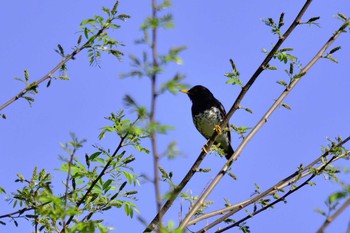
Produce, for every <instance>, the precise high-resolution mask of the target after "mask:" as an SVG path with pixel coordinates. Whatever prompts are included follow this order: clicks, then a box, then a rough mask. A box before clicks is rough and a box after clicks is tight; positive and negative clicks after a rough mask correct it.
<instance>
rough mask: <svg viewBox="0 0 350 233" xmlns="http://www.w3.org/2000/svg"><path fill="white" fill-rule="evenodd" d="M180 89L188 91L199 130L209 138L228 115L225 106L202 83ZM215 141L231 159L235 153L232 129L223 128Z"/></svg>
mask: <svg viewBox="0 0 350 233" xmlns="http://www.w3.org/2000/svg"><path fill="white" fill-rule="evenodd" d="M180 91H181V92H183V93H186V94H187V95H188V97H189V98H190V99H191V101H192V108H191V110H192V120H193V123H194V125H195V126H196V128H197V130H198V131H199V132H200V133H201V134H202V135H203V136H204V137H205V138H206V139H209V138H210V137H211V136H212V135H213V133H214V130H215V129H218V128H217V126H218V125H219V124H220V122H221V121H222V120H223V119H224V117H225V115H226V111H225V108H224V106H222V104H221V103H220V101H219V100H217V99H216V98H215V97H214V95H213V94H212V93H211V92H210V91H209V90H208V89H207V88H206V87H203V86H201V85H197V86H194V87H192V88H191V89H189V90H180ZM227 128H229V124H227ZM219 130H220V129H219ZM215 143H216V144H219V148H220V149H222V150H223V151H224V153H225V157H226V158H227V159H229V158H230V157H231V155H232V154H233V149H232V147H231V133H230V130H223V131H222V132H221V134H220V135H219V136H218V137H217V139H216V141H215Z"/></svg>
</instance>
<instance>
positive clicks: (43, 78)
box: [0, 1, 118, 111]
mask: <svg viewBox="0 0 350 233" xmlns="http://www.w3.org/2000/svg"><path fill="white" fill-rule="evenodd" d="M117 3H118V1H117V2H116V3H115V4H117ZM114 19H115V18H110V19H108V20H107V23H105V24H104V25H103V27H102V28H101V29H100V30H98V31H97V33H96V34H95V35H92V36H91V37H90V38H89V39H88V40H87V41H86V43H85V44H83V45H82V46H80V47H78V48H76V49H75V50H74V51H73V52H72V53H71V54H69V55H67V56H65V57H64V58H63V59H62V61H61V62H59V63H58V64H57V65H56V66H55V67H54V68H53V69H52V70H51V71H49V72H48V73H47V74H46V75H44V76H43V77H42V78H40V79H39V80H38V81H34V82H32V83H31V84H29V85H28V86H27V87H26V88H24V89H23V90H22V91H20V92H19V93H18V94H17V95H15V96H14V97H12V98H11V99H9V100H8V101H7V102H5V103H4V104H2V105H1V106H0V111H1V110H3V109H4V108H6V107H7V106H9V105H10V104H12V103H13V102H15V101H16V100H18V99H20V98H21V97H23V96H24V95H25V94H26V93H27V92H28V91H30V90H31V89H32V88H33V87H38V86H39V85H40V84H41V83H43V82H44V81H46V80H48V79H50V78H52V77H53V75H54V73H56V71H57V70H59V69H60V68H61V67H62V66H63V65H64V64H66V63H67V62H68V61H70V60H72V59H74V57H75V56H76V55H77V54H78V53H80V52H81V51H83V50H84V49H86V48H89V47H90V46H91V44H92V43H93V42H94V40H95V39H96V38H98V37H99V36H100V35H101V34H102V33H104V32H105V31H106V30H107V29H108V28H109V27H110V25H111V22H112V21H113V20H114Z"/></svg>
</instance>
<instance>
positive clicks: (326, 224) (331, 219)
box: [316, 198, 350, 233]
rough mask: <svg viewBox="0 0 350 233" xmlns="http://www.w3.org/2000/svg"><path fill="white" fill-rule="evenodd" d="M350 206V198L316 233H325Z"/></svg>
mask: <svg viewBox="0 0 350 233" xmlns="http://www.w3.org/2000/svg"><path fill="white" fill-rule="evenodd" d="M349 206H350V198H349V199H347V200H346V201H345V202H344V203H343V205H342V206H341V207H340V208H339V209H338V210H337V211H336V212H335V213H334V214H333V215H331V216H329V217H328V218H327V219H326V220H325V221H324V223H323V224H322V226H321V227H320V228H319V229H318V231H317V232H316V233H323V232H324V230H325V229H326V228H327V227H328V226H329V225H330V224H331V223H332V222H333V221H334V220H335V219H336V218H337V217H338V216H339V215H340V214H341V213H342V212H343V211H344V210H345V209H346V208H348V207H349Z"/></svg>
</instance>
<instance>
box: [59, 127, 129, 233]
mask: <svg viewBox="0 0 350 233" xmlns="http://www.w3.org/2000/svg"><path fill="white" fill-rule="evenodd" d="M135 122H136V121H135ZM127 136H128V133H126V134H125V135H124V136H123V137H122V138H121V139H120V142H119V144H118V146H117V148H116V149H115V151H114V153H113V154H112V156H111V157H110V159H109V161H108V162H107V163H106V165H105V166H104V167H103V169H102V171H101V172H100V174H99V175H98V176H97V178H96V179H95V180H94V181H92V183H91V185H90V187H89V188H88V190H87V191H86V192H85V194H84V196H83V197H82V198H81V199H80V200H79V201H78V202H77V204H76V205H75V206H76V208H78V207H79V206H80V205H81V204H83V203H84V202H85V200H86V198H87V197H88V195H89V194H90V192H91V191H92V189H93V188H94V187H95V185H96V184H97V182H98V181H99V180H100V179H101V178H102V176H103V175H105V172H106V170H107V169H108V168H109V166H110V165H111V163H112V161H113V158H114V157H115V156H116V155H117V153H118V151H119V150H120V149H121V148H122V147H123V143H124V141H125V139H126V138H127ZM122 153H125V151H123V152H122ZM73 218H74V215H72V216H70V217H69V218H68V220H67V222H66V226H68V225H69V224H70V222H71V221H72V220H73ZM60 232H61V233H63V232H65V228H62V230H61V231H60Z"/></svg>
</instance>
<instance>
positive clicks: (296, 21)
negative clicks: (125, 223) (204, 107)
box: [144, 0, 312, 232]
mask: <svg viewBox="0 0 350 233" xmlns="http://www.w3.org/2000/svg"><path fill="white" fill-rule="evenodd" d="M311 2H312V0H307V1H306V3H305V4H304V6H303V7H302V9H301V10H300V12H299V13H298V15H297V16H296V18H295V19H294V21H293V23H292V24H291V25H290V26H289V28H288V29H287V31H286V32H285V33H284V34H283V35H282V36H281V37H280V38H279V40H278V41H277V43H276V44H275V46H274V47H273V48H272V50H271V51H270V52H269V54H268V55H267V56H266V58H265V59H264V61H263V62H262V63H261V65H260V66H259V67H258V69H257V70H256V71H255V73H254V74H253V76H252V77H251V78H250V80H249V81H248V83H247V84H246V85H245V86H244V87H243V88H242V90H241V92H240V94H239V95H238V97H237V99H236V101H235V102H234V104H233V105H232V107H231V109H230V110H229V112H228V113H227V115H226V117H225V119H224V120H223V121H222V122H221V124H220V127H221V128H223V127H224V126H225V125H226V124H227V122H228V121H229V119H230V118H231V116H232V115H233V113H234V112H235V111H236V110H237V109H238V108H239V105H240V103H241V101H242V99H243V98H244V96H245V95H246V93H247V92H248V90H249V89H250V87H251V86H252V85H253V84H254V82H255V81H256V79H257V78H258V76H259V75H260V74H261V72H262V71H263V70H265V69H266V68H267V67H268V64H269V62H270V61H271V59H272V58H273V56H274V55H275V53H276V52H277V51H278V49H279V48H280V46H281V45H282V43H283V42H284V41H285V40H286V39H287V38H288V36H289V35H290V34H291V33H292V31H293V30H294V29H295V28H296V26H298V25H299V24H300V20H301V18H302V16H303V15H304V13H305V12H306V10H307V8H308V7H309V6H310V4H311ZM217 137H218V133H217V132H216V131H214V134H213V135H212V136H211V138H210V139H209V141H208V142H207V143H206V144H205V145H204V147H203V148H205V150H202V152H201V153H200V154H199V156H198V158H197V160H196V161H195V162H194V164H193V165H192V167H191V168H190V170H189V171H188V172H187V174H186V175H185V177H184V178H183V179H182V181H181V182H180V184H179V185H178V186H177V187H176V188H175V189H174V190H173V191H172V193H171V195H170V198H169V199H168V200H167V201H166V203H165V204H164V205H163V207H162V209H161V210H160V211H159V212H158V214H157V215H156V216H155V217H154V218H153V220H152V222H151V223H149V225H148V226H147V228H146V229H145V230H144V232H151V231H153V229H154V228H155V226H157V224H158V222H159V216H163V215H164V214H165V213H166V212H167V211H168V210H169V208H170V207H171V205H172V204H173V202H174V201H175V199H176V197H177V196H178V195H179V193H180V192H181V190H182V189H183V188H184V187H185V186H186V184H187V183H188V181H189V180H190V179H191V178H192V176H193V175H194V174H195V173H196V171H197V170H198V167H199V165H200V164H201V162H202V161H203V159H204V157H205V156H206V154H207V153H206V152H205V151H209V150H210V147H211V146H212V145H213V143H214V141H215V140H216V138H217ZM242 149H243V148H242ZM240 153H241V151H239V152H237V151H236V152H235V155H237V156H235V157H233V158H231V159H230V160H229V161H228V162H227V164H231V163H232V161H234V160H236V159H237V157H238V155H239V154H240ZM198 207H199V206H198ZM198 207H196V208H198ZM194 212H195V211H194ZM194 212H193V213H194ZM188 220H189V219H187V220H186V221H188ZM182 227H183V226H182Z"/></svg>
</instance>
